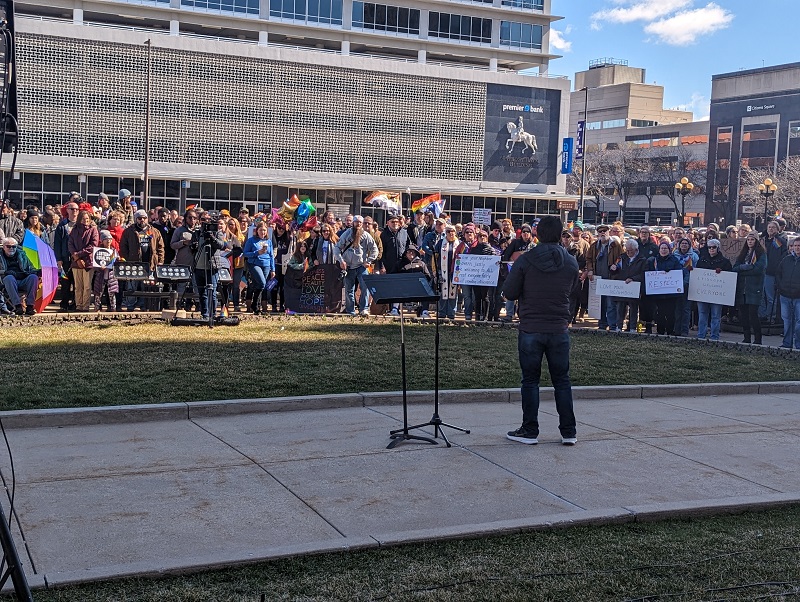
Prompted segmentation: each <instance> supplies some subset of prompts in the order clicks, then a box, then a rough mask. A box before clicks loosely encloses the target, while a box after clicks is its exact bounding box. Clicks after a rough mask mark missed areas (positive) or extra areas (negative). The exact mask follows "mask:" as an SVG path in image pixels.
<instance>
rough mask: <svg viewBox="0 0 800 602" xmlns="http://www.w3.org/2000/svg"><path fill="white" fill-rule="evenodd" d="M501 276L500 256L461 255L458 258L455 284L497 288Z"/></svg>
mask: <svg viewBox="0 0 800 602" xmlns="http://www.w3.org/2000/svg"><path fill="white" fill-rule="evenodd" d="M499 275H500V256H499V255H466V254H461V255H459V256H458V257H456V267H455V270H454V271H453V283H454V284H468V285H471V286H497V278H498V276H499Z"/></svg>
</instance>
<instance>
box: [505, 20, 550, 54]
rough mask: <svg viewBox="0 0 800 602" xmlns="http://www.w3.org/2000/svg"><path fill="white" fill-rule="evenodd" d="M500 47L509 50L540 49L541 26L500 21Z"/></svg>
mask: <svg viewBox="0 0 800 602" xmlns="http://www.w3.org/2000/svg"><path fill="white" fill-rule="evenodd" d="M500 45H501V46H508V47H510V48H527V49H534V50H541V49H542V26H541V25H532V24H530V23H517V22H515V21H500Z"/></svg>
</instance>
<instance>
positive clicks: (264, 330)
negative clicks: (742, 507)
mask: <svg viewBox="0 0 800 602" xmlns="http://www.w3.org/2000/svg"><path fill="white" fill-rule="evenodd" d="M440 332H441V351H440V365H441V370H440V379H441V385H440V386H441V387H442V388H443V389H472V388H495V387H516V386H519V378H520V374H519V365H518V363H517V351H516V339H517V331H516V330H515V329H511V328H491V327H475V326H469V327H466V326H463V325H443V326H442V327H441V328H440ZM0 339H2V340H0V353H2V356H3V368H4V369H3V370H2V372H0V391H3V393H4V394H3V396H2V401H0V410H12V409H33V408H56V407H75V406H103V405H116V404H141V403H163V402H176V401H201V400H216V399H238V398H253V397H277V396H285V395H311V394H324V393H347V392H352V391H391V390H399V389H400V388H401V381H400V357H399V356H400V352H399V346H400V345H399V340H400V328H399V325H398V323H387V322H383V321H380V322H377V321H361V320H356V321H350V320H331V319H327V320H326V319H324V318H302V317H300V318H295V319H290V318H281V319H277V320H260V321H255V320H253V321H246V322H244V323H242V324H241V325H240V326H238V327H234V328H231V327H219V328H214V329H213V330H212V329H208V328H200V327H197V328H191V327H190V328H176V327H172V326H169V325H166V324H162V323H146V324H141V323H137V324H125V323H113V324H106V323H85V324H74V323H64V324H61V325H48V326H29V327H25V328H6V329H3V330H2V337H0ZM572 340H573V349H572V378H573V384H575V385H610V384H641V383H693V382H698V383H699V382H735V381H753V380H793V379H795V378H797V372H798V363H797V361H796V360H795V359H788V358H784V357H773V356H769V355H762V354H758V353H749V352H747V351H743V350H738V349H729V348H726V347H706V346H699V345H697V344H695V343H694V342H675V341H667V340H655V339H653V338H645V337H616V336H600V335H598V334H593V333H589V332H580V331H578V332H576V333H574V334H573V337H572ZM433 341H434V329H433V326H432V325H430V324H409V325H408V326H407V327H406V349H407V357H408V366H409V379H408V387H409V389H411V390H414V389H432V388H433ZM543 384H544V385H547V384H549V379H548V377H547V375H545V376H544V379H543Z"/></svg>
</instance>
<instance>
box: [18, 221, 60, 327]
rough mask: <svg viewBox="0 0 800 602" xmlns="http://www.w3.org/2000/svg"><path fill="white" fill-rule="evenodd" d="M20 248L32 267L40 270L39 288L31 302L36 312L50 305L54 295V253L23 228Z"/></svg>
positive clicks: (56, 270) (55, 266)
mask: <svg viewBox="0 0 800 602" xmlns="http://www.w3.org/2000/svg"><path fill="white" fill-rule="evenodd" d="M22 250H23V251H25V255H27V256H28V259H30V260H31V263H32V264H33V267H34V268H36V269H37V270H41V271H42V276H41V278H39V290H38V291H37V292H36V302H35V303H34V304H33V307H34V309H36V313H37V314H38V313H41V312H42V310H43V309H44V308H45V307H47V306H48V305H50V302H51V301H52V300H53V297H55V296H56V288H58V263H56V255H55V253H53V249H51V248H50V247H49V246H47V243H46V242H44V241H43V240H42V239H41V238H39V237H38V236H36V235H35V234H33V233H32V232H30V231H29V230H25V238H23V239H22Z"/></svg>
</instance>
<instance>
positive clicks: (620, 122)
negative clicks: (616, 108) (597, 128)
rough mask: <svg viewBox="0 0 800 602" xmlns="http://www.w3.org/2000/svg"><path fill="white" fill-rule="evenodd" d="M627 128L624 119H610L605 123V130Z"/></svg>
mask: <svg viewBox="0 0 800 602" xmlns="http://www.w3.org/2000/svg"><path fill="white" fill-rule="evenodd" d="M624 127H625V120H624V119H609V120H607V121H604V122H603V129H606V128H624Z"/></svg>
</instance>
